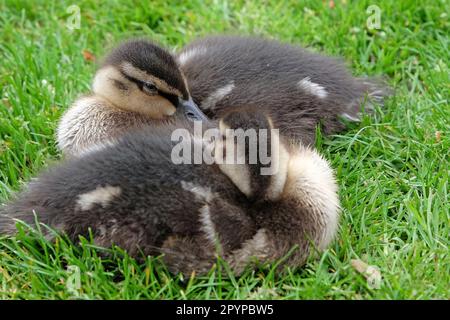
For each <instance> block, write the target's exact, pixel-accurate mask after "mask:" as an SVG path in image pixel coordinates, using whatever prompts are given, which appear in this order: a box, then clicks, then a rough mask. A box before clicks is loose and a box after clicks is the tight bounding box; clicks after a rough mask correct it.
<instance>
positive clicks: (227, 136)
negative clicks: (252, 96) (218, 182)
mask: <svg viewBox="0 0 450 320" xmlns="http://www.w3.org/2000/svg"><path fill="white" fill-rule="evenodd" d="M219 129H220V133H221V135H222V139H221V140H219V143H218V144H217V145H216V149H215V159H216V163H217V164H218V166H219V168H220V170H221V171H222V172H223V173H224V174H225V175H227V176H228V177H229V178H230V179H231V180H232V181H233V183H234V184H235V185H236V186H237V187H238V188H239V189H240V190H241V192H242V193H244V194H245V195H246V196H247V197H248V198H249V199H251V200H257V199H258V200H261V199H262V200H276V199H277V198H278V197H279V196H280V194H281V192H282V191H283V188H284V184H285V181H286V176H287V167H288V161H289V154H288V151H287V149H286V148H285V146H284V143H283V142H282V141H280V136H279V133H278V130H276V129H275V128H274V126H273V123H272V120H271V118H270V117H269V116H267V115H265V114H264V113H262V112H261V111H260V110H258V109H257V108H254V107H244V108H242V107H240V108H239V109H235V110H233V111H231V112H229V113H227V114H226V115H225V116H224V117H222V118H221V119H220V121H219ZM230 160H231V161H230Z"/></svg>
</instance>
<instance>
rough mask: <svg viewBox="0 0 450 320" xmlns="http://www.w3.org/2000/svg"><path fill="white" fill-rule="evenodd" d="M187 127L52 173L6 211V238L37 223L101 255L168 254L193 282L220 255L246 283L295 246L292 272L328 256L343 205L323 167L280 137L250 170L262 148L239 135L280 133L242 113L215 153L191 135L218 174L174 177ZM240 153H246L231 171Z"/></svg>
mask: <svg viewBox="0 0 450 320" xmlns="http://www.w3.org/2000/svg"><path fill="white" fill-rule="evenodd" d="M183 126H184V124H183V123H175V124H172V125H168V126H161V127H148V128H146V129H143V130H141V131H139V132H137V131H136V132H133V133H130V134H127V135H124V136H123V137H122V138H119V139H118V140H117V142H116V143H114V144H113V145H109V146H107V147H105V148H102V149H98V150H95V151H93V152H89V153H87V154H86V155H85V156H84V157H83V158H78V157H72V158H70V159H67V160H66V161H64V162H62V163H61V164H60V165H58V166H56V167H53V168H51V169H50V170H48V171H47V172H46V173H44V174H41V175H40V176H39V177H38V178H37V179H35V180H33V181H32V182H30V183H29V185H28V187H27V189H26V190H25V191H23V192H21V193H19V194H18V196H17V197H16V199H15V200H14V201H12V202H11V203H10V204H8V205H6V206H5V207H4V208H3V209H2V210H0V211H1V212H0V234H14V233H15V221H16V219H19V220H23V221H25V222H26V223H28V224H31V225H33V223H34V219H35V217H34V214H36V217H37V219H38V221H39V222H41V223H44V224H46V225H48V226H50V227H52V228H54V229H56V230H57V231H59V232H62V233H65V234H67V235H68V236H69V237H70V238H71V239H73V240H76V239H77V237H78V236H79V235H83V236H85V237H88V236H89V230H91V232H92V235H93V238H94V241H95V243H96V244H97V245H100V246H110V245H112V244H115V245H118V246H120V247H122V248H123V249H125V250H126V251H127V252H128V253H129V254H130V255H132V256H139V253H140V252H143V253H144V254H145V255H159V254H161V253H163V260H164V261H165V262H166V264H167V266H168V267H169V269H170V270H171V271H172V272H174V273H177V272H182V273H185V274H190V273H191V272H192V271H196V272H197V273H206V272H207V271H208V270H209V269H210V268H211V266H212V265H213V264H214V263H215V261H216V257H217V254H219V255H221V256H222V257H223V258H224V259H225V260H226V261H228V263H229V264H230V266H231V267H232V268H233V270H234V271H235V272H236V273H240V272H242V270H243V269H244V267H245V266H247V265H248V264H249V263H250V262H251V261H253V259H254V258H257V259H259V260H260V261H263V262H265V261H267V262H273V261H276V260H278V259H279V258H281V257H283V256H285V255H286V254H287V253H288V252H289V251H290V249H291V248H292V247H294V246H295V247H297V249H296V250H295V251H294V252H293V253H292V255H291V256H290V257H289V258H288V259H286V260H285V263H286V264H287V265H289V266H292V267H297V266H301V265H302V264H303V263H304V262H305V260H306V258H307V257H308V256H309V254H310V251H311V248H314V247H315V248H317V249H318V250H322V249H324V248H326V247H327V246H328V244H329V243H330V241H331V240H332V239H333V237H334V236H335V234H336V230H337V225H338V208H339V204H338V197H337V186H336V183H335V180H334V177H333V172H332V169H331V168H330V166H329V164H328V163H327V161H326V160H324V159H323V158H322V157H321V156H320V155H318V154H317V153H316V152H314V151H313V150H312V149H308V148H306V147H303V146H301V147H298V148H297V150H296V151H295V152H291V151H288V148H286V146H285V142H284V141H283V140H280V139H279V136H278V134H277V132H276V131H274V132H273V133H271V134H270V136H266V137H269V138H267V139H266V140H264V139H263V135H257V136H256V137H257V139H258V142H257V144H256V145H257V146H258V147H257V150H256V151H257V153H256V154H257V156H256V160H255V161H251V154H250V153H251V150H252V146H254V145H255V144H252V143H250V142H248V141H250V140H249V139H241V140H240V139H236V136H235V135H234V133H235V132H237V131H232V129H242V130H248V129H254V130H256V131H255V132H263V131H261V130H262V129H266V130H267V129H272V128H273V125H272V120H271V119H270V118H268V117H266V116H263V115H262V114H261V113H260V112H256V113H255V112H254V110H251V109H248V111H247V110H245V111H244V109H241V110H240V111H239V112H232V113H229V114H227V115H225V116H224V117H223V118H222V119H221V122H220V132H219V133H218V134H217V135H216V139H215V142H214V144H211V143H210V140H209V139H207V138H205V137H203V138H199V137H194V136H192V135H191V134H190V133H189V132H188V133H187V137H188V138H189V139H187V140H186V141H188V145H191V144H192V145H193V146H194V147H195V146H196V145H197V146H202V147H205V146H212V149H211V150H213V152H212V153H211V156H212V157H213V159H214V161H213V163H212V164H209V165H208V164H206V163H204V162H203V163H201V164H192V165H188V164H184V165H177V164H175V161H174V158H173V157H174V146H176V145H178V143H180V142H179V141H175V140H173V139H172V138H173V137H172V138H171V137H170V136H171V133H172V130H174V129H175V128H182V127H183ZM246 132H247V131H245V132H244V133H246ZM221 136H223V137H224V140H222V139H219V138H218V137H221ZM191 138H192V139H191ZM261 141H263V142H266V147H265V146H264V143H260V142H261ZM253 142H255V141H253ZM269 144H270V146H271V147H270V148H269V149H267V148H268V147H267V146H268V145H269ZM232 146H236V147H237V148H238V150H240V149H239V148H242V150H244V152H243V153H236V157H232V158H231V159H234V160H233V161H234V162H233V161H231V162H228V161H225V162H224V161H223V160H224V157H225V158H226V157H227V156H228V154H229V152H230V150H231V149H232V148H231V147H232ZM194 149H195V148H194ZM263 149H265V151H267V150H268V151H267V152H266V153H260V151H261V150H263ZM263 151H264V150H263ZM252 152H255V150H253V151H252ZM247 153H248V157H247V159H248V160H246V159H245V158H244V161H243V162H239V159H241V157H242V155H245V154H247ZM263 155H268V156H269V160H270V161H266V160H267V159H263ZM262 169H269V171H265V172H264V174H263V171H262ZM42 229H43V230H44V232H47V235H48V236H51V233H49V232H48V231H46V229H45V228H42Z"/></svg>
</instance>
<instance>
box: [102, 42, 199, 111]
mask: <svg viewBox="0 0 450 320" xmlns="http://www.w3.org/2000/svg"><path fill="white" fill-rule="evenodd" d="M93 91H94V93H95V94H97V95H100V96H102V97H103V98H104V99H106V100H108V101H109V102H110V103H112V104H113V105H114V106H116V107H118V108H120V109H124V110H127V111H132V112H138V113H140V114H144V115H146V116H148V117H150V118H152V119H163V118H166V117H168V116H172V115H173V114H174V113H175V112H176V111H177V109H178V110H180V111H179V112H184V113H185V114H186V116H188V117H189V118H190V119H194V120H205V119H206V117H205V116H204V114H203V113H202V112H201V111H200V109H198V107H197V106H196V104H195V103H194V102H193V101H192V99H191V96H190V94H189V89H188V86H187V83H186V79H185V77H184V75H183V73H182V72H181V71H180V69H179V67H178V65H177V63H176V61H175V59H174V58H173V56H172V55H171V54H170V53H169V52H167V51H166V50H164V49H162V48H161V47H159V46H157V45H155V44H154V43H152V42H149V41H146V40H131V41H128V42H125V43H123V44H122V45H120V46H119V47H117V48H116V49H114V50H113V51H112V52H111V53H110V54H109V55H108V56H107V57H106V59H105V60H104V63H103V65H102V66H101V67H100V69H99V70H98V71H97V73H96V75H95V78H94V82H93Z"/></svg>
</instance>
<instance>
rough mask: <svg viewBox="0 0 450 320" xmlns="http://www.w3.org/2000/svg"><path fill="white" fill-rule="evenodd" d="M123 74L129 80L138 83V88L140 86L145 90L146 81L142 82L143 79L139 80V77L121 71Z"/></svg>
mask: <svg viewBox="0 0 450 320" xmlns="http://www.w3.org/2000/svg"><path fill="white" fill-rule="evenodd" d="M121 74H122V75H123V76H124V77H125V78H126V79H128V80H129V81H131V82H134V83H136V85H137V86H138V88H139V89H140V90H143V87H144V82H142V81H140V80H138V79H135V78H132V77H130V76H129V75H127V74H125V73H123V72H121Z"/></svg>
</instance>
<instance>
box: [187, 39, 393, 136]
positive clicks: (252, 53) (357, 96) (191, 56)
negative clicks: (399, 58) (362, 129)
mask: <svg viewBox="0 0 450 320" xmlns="http://www.w3.org/2000/svg"><path fill="white" fill-rule="evenodd" d="M178 60H179V63H180V65H181V68H182V70H183V72H184V73H185V75H186V78H187V82H188V83H189V87H190V91H191V95H192V96H193V98H194V100H195V101H196V102H197V103H199V105H200V107H201V108H202V110H203V111H204V112H205V113H206V114H208V115H209V116H211V117H220V116H221V115H222V114H223V112H224V110H225V109H226V108H227V107H228V106H237V105H249V104H252V105H257V106H260V107H261V108H263V109H265V110H266V111H269V113H270V115H271V116H272V118H273V119H274V121H275V125H276V126H277V127H279V128H280V130H281V131H282V132H284V134H286V135H288V136H289V135H292V136H293V137H294V138H300V139H301V140H302V141H303V142H304V143H305V142H306V143H308V142H311V141H309V140H311V134H312V133H313V132H314V131H315V126H316V125H317V124H318V123H319V121H322V122H323V123H324V129H325V132H326V133H333V132H336V131H338V130H340V129H342V128H343V125H342V123H341V122H340V121H339V118H340V117H343V118H346V119H347V120H350V121H355V120H358V119H359V113H360V111H361V105H362V104H363V103H364V100H365V98H366V96H368V97H369V98H374V99H375V100H377V101H381V98H382V97H383V95H384V94H385V93H384V91H383V89H381V88H379V87H378V85H377V84H375V82H373V81H372V80H369V79H366V78H355V77H353V76H352V75H351V74H350V72H349V71H348V70H347V68H346V66H345V64H344V63H342V61H340V60H339V59H335V58H330V57H326V56H323V55H319V54H316V53H312V52H310V51H307V50H304V49H302V48H300V47H295V46H292V45H289V44H283V43H280V42H277V41H272V40H264V39H260V38H248V37H237V36H217V37H209V38H205V39H201V40H198V41H194V42H193V43H192V44H190V45H188V46H187V47H186V48H184V49H183V50H182V52H181V53H180V54H179V55H178ZM366 108H369V105H368V104H367V105H366Z"/></svg>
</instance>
